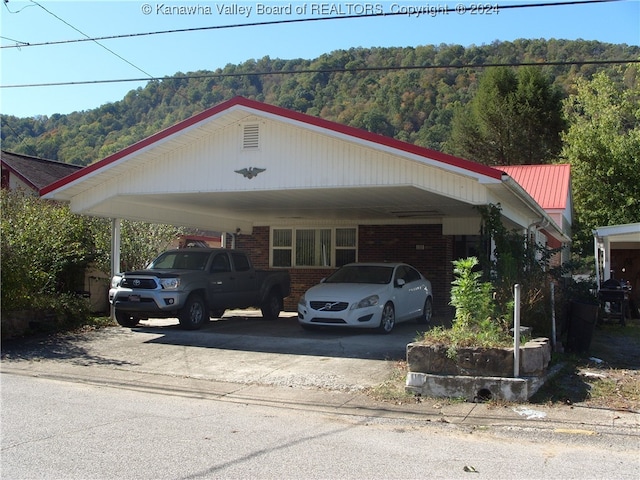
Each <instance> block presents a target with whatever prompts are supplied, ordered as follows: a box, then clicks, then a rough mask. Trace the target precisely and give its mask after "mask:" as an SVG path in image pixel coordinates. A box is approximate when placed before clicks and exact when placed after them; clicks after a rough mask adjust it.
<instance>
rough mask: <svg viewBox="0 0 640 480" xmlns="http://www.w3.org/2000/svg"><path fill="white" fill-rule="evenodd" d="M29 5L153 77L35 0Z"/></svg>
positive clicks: (148, 75)
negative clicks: (33, 5)
mask: <svg viewBox="0 0 640 480" xmlns="http://www.w3.org/2000/svg"><path fill="white" fill-rule="evenodd" d="M31 3H33V4H35V5H37V6H38V7H40V8H41V9H42V10H44V11H45V12H47V13H48V14H49V15H51V16H52V17H54V18H57V19H58V20H60V21H61V22H62V23H64V24H65V25H67V26H68V27H71V28H72V29H74V30H75V31H76V32H78V33H79V34H80V35H84V36H85V37H86V38H85V41H88V42H93V43H95V44H96V45H98V46H99V47H101V48H104V49H105V50H106V51H107V52H109V53H110V54H112V55H115V56H116V57H118V58H119V59H120V60H122V61H123V62H125V63H127V64H129V65H131V66H132V67H133V68H135V69H136V70H138V71H139V72H142V73H143V74H145V75H146V76H147V77H149V78H153V75H151V74H150V73H149V72H146V71H144V70H143V69H142V68H140V67H138V66H137V65H135V64H133V63H131V62H130V61H129V60H127V59H126V58H124V57H123V56H122V55H119V54H118V53H116V52H114V51H113V50H111V49H110V48H109V47H107V46H105V45H103V44H102V43H100V42H99V41H98V39H95V38H91V37H89V35H87V34H86V33H84V32H83V31H82V30H80V29H78V28H76V27H75V26H73V25H71V24H70V23H69V22H67V21H66V20H65V19H63V18H61V17H59V16H58V15H56V14H55V13H53V12H52V11H51V10H48V9H46V8H45V7H43V6H42V5H41V4H39V3H38V2H36V1H35V0H31ZM28 45H29V44H22V45H18V46H28Z"/></svg>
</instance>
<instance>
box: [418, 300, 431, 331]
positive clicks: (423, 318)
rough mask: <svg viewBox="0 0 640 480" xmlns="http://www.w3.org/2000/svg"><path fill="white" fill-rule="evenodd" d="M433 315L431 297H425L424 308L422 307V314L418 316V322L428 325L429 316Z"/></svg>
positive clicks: (429, 321)
mask: <svg viewBox="0 0 640 480" xmlns="http://www.w3.org/2000/svg"><path fill="white" fill-rule="evenodd" d="M432 316H433V302H432V301H431V298H427V299H426V300H425V301H424V308H423V309H422V315H420V317H418V323H421V324H425V325H428V324H430V323H431V317H432Z"/></svg>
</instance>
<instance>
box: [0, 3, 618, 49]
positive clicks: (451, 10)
mask: <svg viewBox="0 0 640 480" xmlns="http://www.w3.org/2000/svg"><path fill="white" fill-rule="evenodd" d="M32 1H33V0H32ZM622 1H627V0H571V1H564V2H546V3H518V4H513V5H498V9H499V10H500V11H502V10H511V9H519V8H536V7H560V6H574V5H588V4H598V3H610V2H622ZM34 3H35V2H34ZM338 3H339V2H338ZM456 7H457V6H456ZM456 7H446V8H444V9H443V10H442V12H443V13H444V12H446V13H456V12H457V10H456ZM42 8H44V7H42ZM401 15H404V16H408V13H407V12H406V11H401V12H385V13H368V14H354V15H340V16H334V17H317V18H295V19H287V20H272V21H267V22H254V23H235V24H230V25H215V26H209V27H192V28H180V29H173V30H159V31H155V32H142V33H126V34H121V35H108V36H103V37H94V38H89V37H87V38H77V39H72V40H56V41H50V42H38V43H29V42H20V43H19V44H16V45H3V46H0V49H1V48H21V47H40V46H49V45H60V44H67V43H79V42H90V41H95V42H97V41H103V40H114V39H120V38H133V37H144V36H150V35H163V34H168V33H185V32H198V31H205V30H222V29H229V28H240V27H260V26H266V25H283V24H290V23H305V22H320V21H327V20H347V19H356V18H372V17H393V16H401ZM425 16H426V15H425ZM65 23H66V22H65ZM80 33H82V32H80ZM83 35H84V34H83ZM85 36H86V35H85ZM103 48H106V47H103Z"/></svg>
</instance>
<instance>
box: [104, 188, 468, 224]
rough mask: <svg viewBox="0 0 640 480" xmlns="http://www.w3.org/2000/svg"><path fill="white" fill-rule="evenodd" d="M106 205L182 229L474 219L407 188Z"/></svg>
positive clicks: (459, 206) (127, 200)
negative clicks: (206, 223) (229, 221)
mask: <svg viewBox="0 0 640 480" xmlns="http://www.w3.org/2000/svg"><path fill="white" fill-rule="evenodd" d="M107 204H108V205H105V207H106V208H108V210H109V213H110V214H111V215H113V214H118V215H120V216H121V217H122V218H127V217H128V215H127V212H137V213H138V214H139V213H140V212H144V216H145V218H147V219H151V218H153V219H154V221H157V222H162V218H163V217H164V216H165V215H168V214H169V213H170V212H176V211H180V212H184V223H185V225H187V226H190V225H192V222H191V220H190V218H189V213H192V214H196V213H197V214H199V215H204V216H209V215H210V216H213V217H227V218H228V217H229V216H230V215H232V216H233V218H234V219H236V220H239V221H245V222H250V223H252V224H254V225H269V224H273V223H283V222H284V223H286V222H287V220H292V221H293V220H295V221H300V220H313V221H319V220H334V221H335V220H337V221H341V220H343V221H356V220H357V221H359V222H366V223H371V222H376V221H385V222H387V221H393V220H395V219H403V220H411V219H422V220H424V219H429V218H433V219H442V218H443V217H465V216H473V214H474V212H473V207H472V206H470V205H468V204H466V203H463V202H460V201H457V200H453V199H448V198H446V197H443V196H441V195H437V194H434V193H432V192H428V191H424V190H421V189H418V188H415V187H411V186H394V187H360V188H348V189H340V188H325V189H304V190H301V189H290V190H278V191H253V192H197V193H173V194H158V195H130V196H117V197H114V198H112V199H111V200H109V201H107ZM163 212H164V213H163ZM476 214H477V212H476Z"/></svg>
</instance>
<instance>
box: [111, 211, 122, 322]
mask: <svg viewBox="0 0 640 480" xmlns="http://www.w3.org/2000/svg"><path fill="white" fill-rule="evenodd" d="M120 227H121V221H120V219H119V218H112V219H111V277H112V278H113V276H114V275H115V274H116V273H120ZM113 317H114V311H113V308H112V309H111V318H113Z"/></svg>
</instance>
